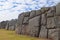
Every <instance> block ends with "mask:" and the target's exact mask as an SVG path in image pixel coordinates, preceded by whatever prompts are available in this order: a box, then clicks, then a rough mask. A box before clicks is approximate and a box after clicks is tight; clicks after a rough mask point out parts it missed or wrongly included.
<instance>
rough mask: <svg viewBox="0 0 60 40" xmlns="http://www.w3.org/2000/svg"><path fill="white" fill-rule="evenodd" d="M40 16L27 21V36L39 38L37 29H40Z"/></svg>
mask: <svg viewBox="0 0 60 40" xmlns="http://www.w3.org/2000/svg"><path fill="white" fill-rule="evenodd" d="M40 21H41V20H40V16H36V17H34V18H32V19H30V20H29V26H28V30H29V35H31V36H34V37H37V36H39V35H38V33H39V28H40Z"/></svg>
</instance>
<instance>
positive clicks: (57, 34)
mask: <svg viewBox="0 0 60 40" xmlns="http://www.w3.org/2000/svg"><path fill="white" fill-rule="evenodd" d="M48 38H51V39H53V40H60V28H56V29H49V32H48Z"/></svg>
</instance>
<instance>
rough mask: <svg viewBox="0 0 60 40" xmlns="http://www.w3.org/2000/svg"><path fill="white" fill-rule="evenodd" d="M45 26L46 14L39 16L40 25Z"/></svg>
mask: <svg viewBox="0 0 60 40" xmlns="http://www.w3.org/2000/svg"><path fill="white" fill-rule="evenodd" d="M46 24H47V17H46V14H42V15H41V25H46Z"/></svg>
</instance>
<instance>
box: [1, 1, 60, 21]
mask: <svg viewBox="0 0 60 40" xmlns="http://www.w3.org/2000/svg"><path fill="white" fill-rule="evenodd" d="M58 2H60V0H0V21H3V20H10V19H14V18H17V17H18V15H19V14H20V13H21V12H25V11H31V10H38V9H40V8H41V7H43V6H45V7H48V6H54V5H56V4H57V3H58Z"/></svg>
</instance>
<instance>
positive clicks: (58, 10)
mask: <svg viewBox="0 0 60 40" xmlns="http://www.w3.org/2000/svg"><path fill="white" fill-rule="evenodd" d="M56 15H57V16H60V3H59V4H58V5H56Z"/></svg>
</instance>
